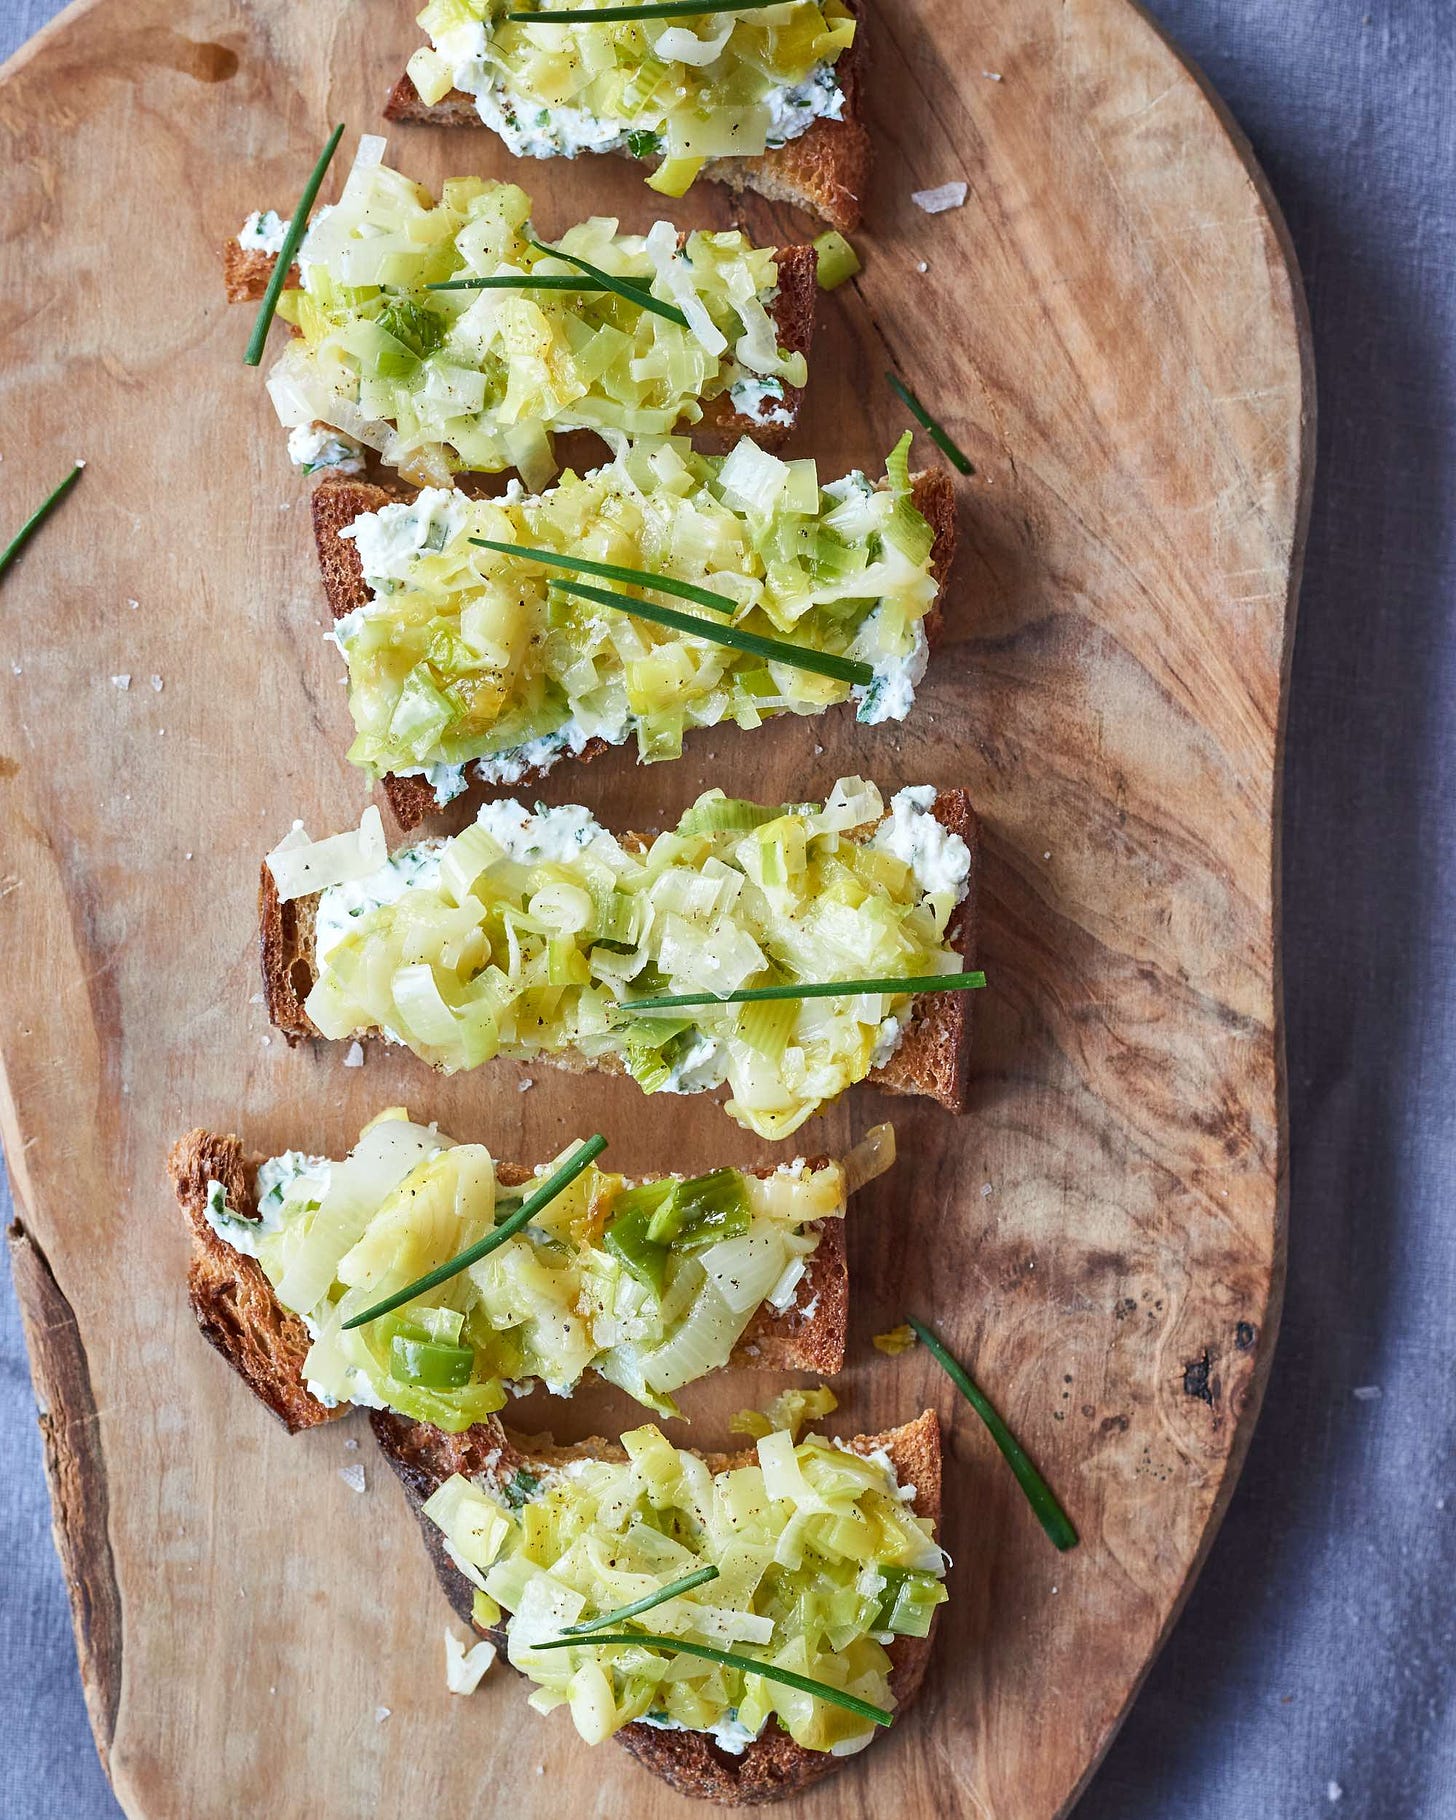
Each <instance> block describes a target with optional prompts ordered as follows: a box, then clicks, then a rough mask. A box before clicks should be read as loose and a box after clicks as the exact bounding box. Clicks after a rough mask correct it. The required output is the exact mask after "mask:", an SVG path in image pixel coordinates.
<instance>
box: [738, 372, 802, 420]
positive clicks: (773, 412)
mask: <svg viewBox="0 0 1456 1820" xmlns="http://www.w3.org/2000/svg"><path fill="white" fill-rule="evenodd" d="M728 396H729V397H730V398H731V399H732V400H733V408H734V410H735V411H737V412H738V414H739V415H740V416H741V417H750V418H752V419H753V421H754V422H755V423H772V424H791V423H792V422H793V421H794V413H793V412H792V411H791V410H790V409H789V407H788V405H787V404H786V403H785V402H784V382H783V380H782V379H735V380H734V382H733V384H732V385H731V386H729V388H728Z"/></svg>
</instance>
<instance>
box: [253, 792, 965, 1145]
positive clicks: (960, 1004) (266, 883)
mask: <svg viewBox="0 0 1456 1820" xmlns="http://www.w3.org/2000/svg"><path fill="white" fill-rule="evenodd" d="M933 813H934V815H935V818H936V820H937V821H938V822H940V823H941V825H942V826H943V827H945V828H948V829H949V830H950V831H951V832H952V833H953V834H959V835H960V837H961V839H962V840H963V841H964V842H965V843H966V845H967V847H968V848H969V849H970V854H971V871H970V878H969V880H968V881H967V890H966V895H965V897H964V898H963V899H962V900H961V902H960V903H959V904H958V905H957V906H956V909H955V911H954V912H953V913H952V916H951V919H950V922H949V924H948V925H947V927H946V939H947V942H948V943H949V945H950V947H951V948H952V949H953V950H954V951H955V952H956V953H957V954H959V955H961V956H962V958H963V959H964V962H965V965H966V967H967V968H970V967H971V966H973V965H974V963H975V936H976V890H977V880H978V876H979V873H980V855H979V851H978V847H979V827H978V823H977V820H976V813H975V811H974V809H972V807H971V800H970V798H969V796H967V794H966V793H965V791H964V790H942V791H941V792H940V794H939V795H938V796H937V797H936V799H935V804H934V809H933ZM618 839H619V841H620V842H621V844H622V846H624V847H625V848H627V849H628V850H629V851H638V852H640V851H644V850H645V849H646V848H647V847H648V846H649V845H650V844H651V840H650V837H649V836H647V835H645V834H624V835H619V836H618ZM318 901H319V899H318V894H317V893H315V894H314V895H313V896H310V897H296V898H291V899H289V900H288V901H287V902H284V901H283V900H282V899H281V898H280V897H279V895H278V887H277V885H276V884H275V883H274V879H273V874H272V872H271V871H270V870H269V867H268V863H267V861H266V860H265V861H264V862H263V866H262V869H261V873H260V877H259V882H258V943H259V951H260V955H261V959H262V966H263V995H264V999H265V1002H266V1003H267V1006H268V1016H269V1019H270V1021H271V1022H272V1023H273V1025H274V1027H275V1028H276V1029H278V1030H281V1031H282V1032H283V1034H284V1036H285V1037H286V1038H287V1040H288V1041H289V1042H290V1043H296V1042H297V1041H298V1040H299V1038H300V1037H305V1036H308V1037H316V1036H319V1034H320V1033H319V1031H318V1030H317V1029H316V1028H315V1026H314V1024H313V1022H312V1020H311V1019H310V1017H309V1015H308V1012H307V1011H306V1010H305V1008H304V1001H305V1000H306V999H307V998H308V995H309V993H310V992H311V991H312V990H313V984H314V980H315V978H316V977H317V968H316V965H315V961H314V951H315V941H314V929H315V920H316V917H317V913H318ZM972 996H973V994H971V993H969V992H923V993H921V994H920V995H919V996H918V997H917V998H916V999H914V1000H913V1001H912V1005H911V1012H910V1026H909V1028H908V1029H907V1030H906V1031H905V1034H904V1035H903V1036H902V1037H901V1039H900V1042H899V1045H898V1047H897V1048H896V1050H895V1053H894V1054H893V1055H892V1056H891V1057H890V1059H889V1061H888V1062H885V1063H884V1064H883V1065H882V1066H881V1067H879V1068H875V1069H873V1070H872V1071H871V1072H870V1074H869V1075H868V1076H867V1077H866V1078H867V1079H868V1080H869V1081H870V1083H871V1084H872V1085H873V1086H877V1087H883V1088H884V1089H886V1090H887V1091H888V1092H890V1093H905V1094H912V1093H918V1094H924V1095H926V1096H927V1097H928V1098H930V1099H933V1100H938V1101H939V1102H940V1104H941V1105H942V1106H944V1107H945V1108H946V1109H947V1111H950V1112H964V1111H965V1109H966V1099H967V1093H968V1077H969V1072H970V1046H971V999H972ZM357 1034H358V1037H359V1039H360V1040H362V1041H366V1042H367V1041H372V1040H374V1039H376V1038H377V1037H378V1035H379V1033H378V1032H377V1031H370V1030H360V1031H359V1032H358V1033H357ZM536 1059H537V1060H539V1061H541V1062H545V1063H549V1064H550V1065H551V1066H552V1067H553V1068H564V1069H567V1070H568V1071H569V1072H571V1073H573V1074H585V1073H590V1072H597V1073H602V1074H621V1073H623V1072H624V1070H623V1067H622V1064H621V1062H620V1061H619V1060H618V1059H617V1057H615V1056H611V1055H606V1056H594V1057H587V1056H584V1055H581V1054H580V1053H578V1052H577V1051H575V1050H567V1051H564V1052H561V1053H558V1054H555V1055H547V1054H542V1055H541V1056H539V1057H537V1058H536Z"/></svg>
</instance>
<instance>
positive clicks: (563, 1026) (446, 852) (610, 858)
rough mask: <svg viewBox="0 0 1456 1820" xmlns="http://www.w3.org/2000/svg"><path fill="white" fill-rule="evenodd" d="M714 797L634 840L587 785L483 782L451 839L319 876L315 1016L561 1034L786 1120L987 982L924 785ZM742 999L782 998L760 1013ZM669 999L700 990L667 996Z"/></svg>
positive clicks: (357, 1023) (541, 1041)
mask: <svg viewBox="0 0 1456 1820" xmlns="http://www.w3.org/2000/svg"><path fill="white" fill-rule="evenodd" d="M726 800H727V799H726V798H724V797H723V796H722V794H721V792H718V791H710V792H708V793H707V794H706V795H705V796H703V797H701V798H699V801H698V803H697V804H696V805H695V807H694V809H693V810H691V811H690V812H689V816H690V820H689V827H690V828H692V829H693V831H692V832H689V833H684V832H681V831H673V832H670V833H664V834H660V835H659V836H658V837H657V838H656V840H654V841H653V842H652V843H651V845H650V846H649V847H646V848H642V847H638V846H635V845H634V846H632V847H630V848H629V847H627V846H624V845H623V844H622V843H620V842H618V841H617V840H615V839H614V838H613V837H612V836H611V835H610V834H608V833H607V831H606V830H605V829H604V828H602V827H601V826H600V824H599V823H597V822H596V821H594V820H593V819H592V817H591V816H590V814H589V813H588V812H587V811H586V810H585V809H583V808H581V807H580V806H576V805H568V806H566V807H562V808H557V809H547V808H545V807H541V808H538V810H537V811H536V813H535V814H534V815H533V814H530V813H528V812H527V810H526V809H525V808H524V807H523V806H522V805H521V804H520V803H518V802H513V801H509V800H506V801H498V802H492V803H487V804H486V805H485V806H484V807H483V808H482V809H481V810H480V813H479V815H478V816H477V819H476V821H475V822H474V823H473V824H472V825H471V826H470V827H468V828H466V829H465V830H464V832H463V833H461V834H459V835H457V836H456V837H455V838H454V839H452V840H447V841H444V842H429V843H426V844H424V845H422V846H418V847H413V848H406V849H404V850H402V851H401V852H400V853H398V854H396V855H395V856H394V857H393V859H391V860H390V861H389V862H388V863H387V864H386V865H385V866H383V867H381V868H380V870H379V872H378V873H377V874H375V875H374V876H373V877H372V878H367V879H358V878H351V880H350V882H348V883H347V884H343V885H338V886H330V887H329V888H327V889H326V890H324V891H323V892H322V894H321V895H320V897H319V900H318V905H317V909H316V913H315V929H316V945H315V955H314V958H315V963H316V979H315V984H314V986H313V989H312V991H311V992H310V993H309V995H308V999H307V1002H306V1009H307V1013H308V1016H309V1018H310V1019H311V1020H312V1022H313V1024H314V1026H315V1028H316V1029H317V1030H318V1031H319V1032H320V1033H321V1034H322V1035H324V1036H325V1037H330V1038H353V1037H355V1036H357V1035H360V1034H362V1033H364V1032H367V1031H373V1030H379V1031H383V1032H384V1033H386V1034H388V1035H390V1036H392V1037H394V1038H395V1039H396V1040H398V1041H400V1042H403V1043H406V1044H408V1046H409V1047H410V1048H411V1049H413V1050H414V1051H415V1053H416V1054H417V1055H420V1056H421V1057H423V1059H424V1060H426V1061H428V1062H430V1063H432V1064H433V1065H435V1066H437V1067H440V1068H443V1069H445V1070H447V1071H454V1070H457V1069H461V1068H471V1067H476V1066H478V1065H479V1064H480V1063H482V1062H484V1061H486V1060H489V1059H490V1058H491V1057H492V1056H495V1055H504V1056H509V1057H513V1058H515V1059H517V1060H523V1061H529V1060H532V1059H534V1058H536V1057H538V1056H542V1055H561V1054H573V1055H577V1056H582V1057H585V1058H587V1059H589V1060H594V1061H603V1060H604V1059H605V1058H607V1057H612V1058H615V1060H616V1062H618V1063H619V1064H620V1065H621V1066H622V1067H623V1068H624V1069H625V1070H626V1072H627V1073H629V1074H631V1075H632V1077H633V1078H634V1079H635V1080H636V1081H637V1082H638V1083H639V1085H640V1086H641V1087H642V1088H643V1089H644V1090H645V1091H646V1092H649V1093H653V1092H659V1091H669V1092H678V1093H697V1092H705V1091H710V1090H711V1089H713V1088H714V1087H716V1086H718V1085H719V1084H720V1083H725V1082H726V1083H728V1084H729V1085H731V1087H732V1089H733V1095H734V1097H733V1099H732V1100H731V1101H730V1103H729V1106H728V1111H729V1113H730V1114H731V1115H732V1116H733V1117H734V1118H736V1119H737V1120H738V1121H739V1123H741V1124H744V1125H747V1126H748V1127H749V1128H750V1129H752V1130H754V1131H757V1132H759V1133H760V1134H761V1135H763V1136H765V1137H782V1136H785V1135H787V1133H788V1132H790V1131H793V1130H795V1129H796V1128H797V1127H798V1126H799V1125H800V1124H801V1123H802V1122H803V1120H804V1119H806V1118H807V1117H809V1116H810V1114H811V1113H813V1112H814V1111H816V1110H817V1109H818V1107H819V1106H821V1105H823V1104H824V1103H826V1102H827V1101H829V1100H832V1099H834V1098H835V1097H837V1095H838V1094H839V1093H841V1092H842V1091H843V1090H844V1088H845V1087H847V1086H849V1085H851V1083H853V1082H854V1081H858V1080H863V1079H864V1077H865V1076H866V1075H867V1074H868V1073H869V1072H870V1071H871V1070H872V1069H873V1068H875V1067H878V1066H880V1065H881V1064H882V1063H883V1062H884V1061H885V1060H886V1059H887V1058H888V1057H889V1056H890V1055H891V1054H893V1052H894V1049H895V1047H896V1045H897V1043H898V1041H899V1039H900V1035H901V1033H902V1030H903V1028H904V1025H905V1024H906V1023H908V1021H909V1018H910V1014H911V1011H912V1009H913V1002H914V996H915V994H916V992H917V991H918V990H920V989H922V988H924V987H926V986H928V987H930V988H931V989H945V988H947V987H950V988H953V989H959V988H962V987H965V986H968V985H974V984H977V983H979V976H974V975H967V974H961V973H950V972H949V971H948V969H949V968H950V967H951V966H954V965H956V964H958V963H959V961H960V956H959V954H958V953H957V952H956V950H955V948H954V947H953V946H951V945H950V943H949V942H948V941H947V935H946V931H947V928H948V926H949V923H950V919H951V917H952V915H953V914H954V911H955V909H956V906H957V905H958V904H959V903H960V901H961V900H962V898H963V897H964V896H965V893H966V890H967V888H968V881H969V875H970V868H971V858H970V853H969V850H968V849H967V847H966V844H965V842H964V841H963V840H962V839H961V838H960V836H959V835H957V834H955V833H954V832H952V831H951V830H950V829H949V828H947V827H946V826H945V825H944V824H943V823H941V822H940V821H938V820H937V819H936V816H935V814H934V808H935V802H936V793H935V791H934V789H933V788H931V787H929V786H925V785H922V786H914V787H911V788H909V789H906V790H902V791H900V792H899V793H898V794H897V795H896V797H895V799H894V801H893V803H892V804H891V806H890V807H891V813H890V814H889V815H888V816H886V815H885V813H884V810H885V804H884V801H883V799H882V797H881V796H880V793H879V791H878V790H877V789H876V788H875V787H874V785H873V784H869V783H866V782H865V781H864V780H863V779H860V778H844V779H841V780H840V782H839V783H838V784H836V785H835V787H834V790H833V791H832V792H831V794H830V796H829V799H828V801H827V802H826V803H824V804H823V805H822V807H821V806H818V805H815V804H798V805H789V806H786V807H783V808H781V809H780V810H779V811H778V812H777V813H776V814H775V815H774V817H773V819H771V820H768V821H764V822H762V823H761V825H759V826H755V827H750V828H747V829H746V830H745V829H743V828H742V827H741V826H738V825H736V824H738V823H739V822H740V820H741V819H744V818H740V817H739V816H737V815H732V814H730V815H727V816H725V817H724V818H723V819H725V820H726V821H727V822H728V823H729V824H730V825H729V826H727V827H725V828H719V829H716V830H715V829H712V828H710V827H709V825H708V824H709V823H711V822H712V821H714V820H716V819H717V818H716V817H715V816H713V815H711V814H710V813H708V812H709V810H710V808H711V806H712V805H714V804H716V803H722V802H726ZM749 819H751V818H749ZM866 963H868V964H869V965H871V966H873V967H874V968H875V969H876V971H875V972H874V973H873V974H869V975H867V974H865V972H864V971H863V970H864V968H865V966H866ZM793 980H797V981H801V982H805V983H804V984H790V983H787V982H789V981H793ZM744 996H747V997H751V998H755V999H767V1000H768V1001H769V1002H770V1003H771V1004H772V1005H773V1006H774V1008H775V1010H777V1008H778V1006H779V1005H786V1006H787V1007H788V1009H787V1011H786V1012H785V1013H784V1015H783V1018H782V1021H781V1022H780V1021H779V1019H778V1018H774V1019H772V1020H768V1019H765V1018H763V1017H761V1016H758V1015H755V1014H756V1013H758V1012H760V1011H761V1009H762V1007H761V1006H760V1005H757V1004H750V1005H748V1006H747V1007H746V1008H740V1006H739V1004H738V1002H737V998H739V997H744ZM677 998H682V999H685V1000H691V1001H692V1008H691V1009H684V1010H682V1011H681V1012H678V1011H676V1010H673V1009H669V1010H667V1011H666V1012H664V1010H663V1009H662V1005H663V1002H664V1001H665V1000H673V999H677ZM656 1237H657V1235H655V1234H650V1233H649V1232H648V1230H647V1227H645V1226H644V1227H643V1230H642V1238H643V1240H644V1241H647V1240H649V1239H650V1240H652V1242H655V1240H656ZM646 1255H647V1256H648V1257H650V1255H651V1254H650V1253H649V1254H646ZM643 1268H644V1269H646V1268H648V1266H646V1265H644V1266H643Z"/></svg>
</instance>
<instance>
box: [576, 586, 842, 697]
mask: <svg viewBox="0 0 1456 1820" xmlns="http://www.w3.org/2000/svg"><path fill="white" fill-rule="evenodd" d="M644 585H645V584H644ZM551 586H552V587H553V588H555V589H557V590H558V592H560V593H562V594H578V595H580V596H581V598H582V599H583V600H595V601H598V602H599V603H600V604H601V605H602V606H604V607H616V608H617V609H618V610H619V611H620V612H623V613H630V614H631V615H632V616H633V618H634V619H650V620H651V621H652V623H653V624H654V625H657V626H669V627H671V628H672V630H673V631H674V632H687V633H689V634H691V636H692V637H694V638H706V639H708V640H709V641H710V642H711V643H713V644H715V645H728V646H730V647H731V648H732V649H733V650H735V651H748V652H750V653H751V654H752V655H753V656H754V657H762V658H764V659H766V660H767V661H768V662H770V663H778V664H792V666H793V667H794V669H796V670H812V671H813V672H814V674H815V675H816V676H831V677H833V678H834V680H835V681H836V682H847V683H860V684H862V685H863V684H867V683H871V682H873V681H874V676H875V673H874V671H873V670H872V669H871V668H870V666H869V665H868V664H862V663H860V662H859V660H858V659H857V658H853V657H835V656H833V655H832V654H831V653H830V652H828V651H810V650H808V649H806V647H805V646H803V645H791V644H789V643H788V642H787V641H786V640H785V639H782V638H764V637H763V636H762V635H761V634H760V633H758V632H745V631H744V630H743V629H742V627H741V626H720V625H716V624H714V622H713V621H712V620H710V619H699V618H698V617H697V615H696V614H693V613H679V612H678V611H677V609H676V608H674V607H660V606H658V604H657V602H656V601H653V600H633V598H632V597H631V595H630V594H611V593H608V591H607V590H606V589H605V588H591V587H588V586H587V584H586V583H585V582H584V581H553V582H552V584H551Z"/></svg>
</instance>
